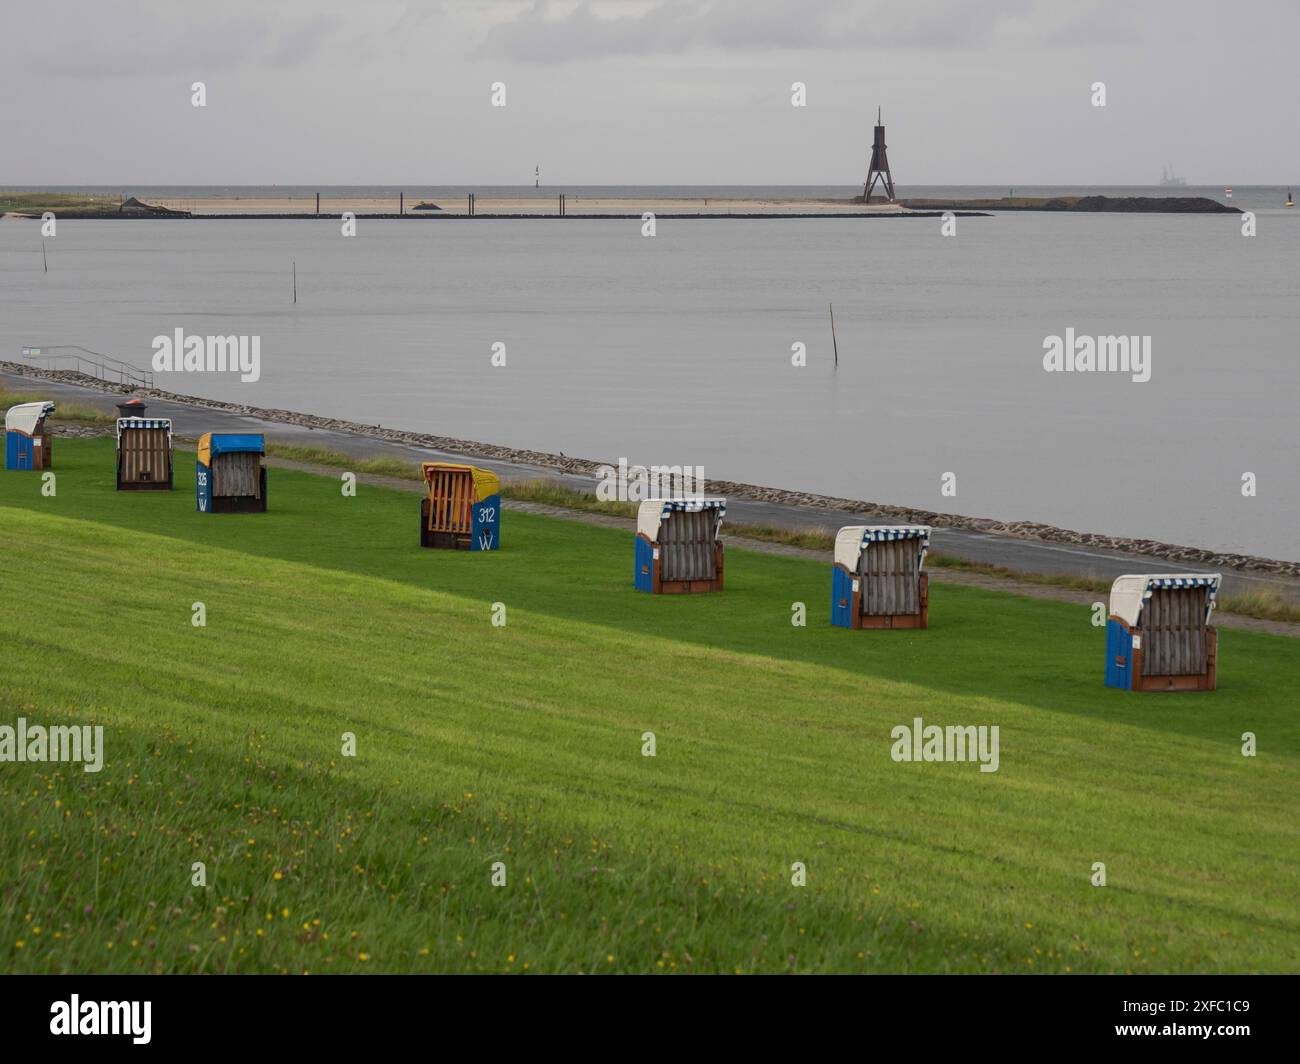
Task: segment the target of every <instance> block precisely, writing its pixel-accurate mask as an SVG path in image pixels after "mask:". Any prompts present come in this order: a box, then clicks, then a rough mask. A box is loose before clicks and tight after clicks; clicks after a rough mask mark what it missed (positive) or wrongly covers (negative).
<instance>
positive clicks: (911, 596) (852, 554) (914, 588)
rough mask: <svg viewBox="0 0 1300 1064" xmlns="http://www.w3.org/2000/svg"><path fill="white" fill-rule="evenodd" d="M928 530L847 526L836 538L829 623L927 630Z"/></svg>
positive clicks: (912, 527)
mask: <svg viewBox="0 0 1300 1064" xmlns="http://www.w3.org/2000/svg"><path fill="white" fill-rule="evenodd" d="M929 547H930V528H929V526H928V525H849V526H848V527H847V528H841V529H840V530H839V532H838V533H837V534H836V536H835V566H834V568H833V569H832V570H831V624H833V625H835V626H836V627H838V628H928V627H929V624H930V587H929V577H928V576H927V575H926V574H925V573H923V572H922V571H921V567H922V566H923V565H924V564H925V552H926V551H927V550H928V549H929Z"/></svg>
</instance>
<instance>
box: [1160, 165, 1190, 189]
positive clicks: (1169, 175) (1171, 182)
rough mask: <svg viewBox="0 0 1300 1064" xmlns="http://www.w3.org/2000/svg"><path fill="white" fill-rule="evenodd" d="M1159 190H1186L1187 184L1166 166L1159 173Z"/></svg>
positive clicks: (1170, 167) (1171, 168)
mask: <svg viewBox="0 0 1300 1064" xmlns="http://www.w3.org/2000/svg"><path fill="white" fill-rule="evenodd" d="M1160 187H1161V188H1186V187H1187V182H1186V181H1184V180H1183V179H1182V178H1181V177H1178V176H1177V175H1176V174H1175V173H1174V168H1173V167H1172V166H1166V167H1165V168H1164V169H1163V170H1162V171H1161V173H1160Z"/></svg>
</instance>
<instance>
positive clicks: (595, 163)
mask: <svg viewBox="0 0 1300 1064" xmlns="http://www.w3.org/2000/svg"><path fill="white" fill-rule="evenodd" d="M1297 41H1300V2H1297V0H1238V2H1232V3H1229V2H1219V3H1216V2H1212V0H1182V2H1177V0H1151V2H1144V0H1124V2H1120V0H891V2H876V0H681V2H678V0H592V2H588V3H578V2H573V0H569V2H559V0H556V2H548V0H538V2H536V3H534V2H529V0H522V2H511V0H461V2H444V3H437V2H423V0H366V2H364V3H361V2H357V0H346V2H344V0H311V2H308V0H302V2H270V0H220V2H215V0H214V2H207V3H193V2H189V0H186V2H178V0H139V2H125V0H122V2H118V0H80V2H59V0H0V101H2V102H0V144H2V145H3V148H4V150H3V152H2V153H0V186H4V187H9V188H13V187H22V186H24V185H36V184H70V185H99V184H105V185H118V186H124V187H127V186H130V185H150V184H152V185H158V184H270V183H279V184H307V185H312V184H399V183H402V184H412V185H439V184H531V183H532V173H533V167H534V165H536V164H538V163H540V164H541V166H542V176H543V183H544V184H548V185H551V186H557V185H566V184H567V185H583V184H735V183H740V184H845V185H848V184H854V183H856V182H860V181H861V180H862V178H863V177H864V170H865V161H866V156H867V150H868V145H869V143H870V137H871V131H870V127H871V125H872V119H873V118H874V116H875V109H876V105H877V104H880V105H882V106H883V108H884V113H885V119H886V124H887V126H888V129H889V150H890V158H891V162H892V164H893V169H894V175H895V180H896V181H898V182H899V183H900V184H902V185H904V186H906V185H910V184H947V183H951V184H979V183H990V184H995V185H1012V184H1129V183H1152V182H1154V181H1156V180H1158V178H1159V176H1160V171H1161V167H1162V166H1163V165H1165V164H1166V163H1172V164H1173V166H1174V167H1175V168H1176V169H1177V170H1178V172H1179V173H1180V174H1181V175H1183V176H1185V177H1186V178H1187V179H1188V181H1189V182H1190V183H1193V184H1212V185H1221V184H1224V183H1227V184H1234V183H1235V184H1238V185H1247V184H1255V183H1277V182H1281V183H1294V184H1296V185H1300V152H1298V150H1297V144H1298V143H1300V138H1298V137H1297V135H1296V130H1297V128H1300V120H1298V119H1297V117H1296V111H1295V108H1296V106H1297V104H1298V103H1300V101H1298V100H1297V87H1298V86H1300V74H1297V68H1298V64H1297ZM195 81H203V82H204V83H205V84H206V87H207V106H206V107H205V108H202V109H200V108H195V107H192V106H191V102H190V96H191V93H190V86H191V83H192V82H195ZM497 81H500V82H504V83H505V85H506V101H507V102H506V107H505V108H503V109H502V108H494V107H492V106H491V100H490V87H491V85H492V83H493V82H497ZM795 81H802V82H804V83H806V85H807V106H806V107H804V108H794V107H792V106H791V103H790V94H791V92H790V87H791V83H792V82H795ZM1095 81H1102V82H1104V83H1105V85H1106V93H1107V106H1106V107H1105V108H1104V109H1103V108H1095V107H1093V106H1092V104H1091V102H1090V95H1091V90H1090V86H1091V85H1092V83H1093V82H1095Z"/></svg>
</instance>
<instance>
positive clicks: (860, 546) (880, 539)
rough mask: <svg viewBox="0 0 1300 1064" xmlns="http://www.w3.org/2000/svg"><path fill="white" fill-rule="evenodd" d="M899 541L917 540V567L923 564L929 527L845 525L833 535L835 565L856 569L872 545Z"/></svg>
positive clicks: (928, 547)
mask: <svg viewBox="0 0 1300 1064" xmlns="http://www.w3.org/2000/svg"><path fill="white" fill-rule="evenodd" d="M900 539H919V540H920V541H921V553H920V556H919V558H918V559H917V561H918V566H920V565H924V564H925V554H926V551H928V550H929V549H930V526H929V525H845V526H844V527H843V528H841V529H840V530H839V532H838V533H836V535H835V563H836V564H837V565H842V566H844V567H845V568H846V569H856V568H857V566H858V559H859V558H860V557H861V554H862V552H863V551H864V550H866V549H867V548H868V547H869V546H871V544H873V543H891V542H893V541H895V540H900Z"/></svg>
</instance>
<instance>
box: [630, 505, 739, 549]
mask: <svg viewBox="0 0 1300 1064" xmlns="http://www.w3.org/2000/svg"><path fill="white" fill-rule="evenodd" d="M703 510H716V511H717V514H718V527H719V528H721V527H722V519H723V518H724V517H726V516H727V500H726V499H719V498H712V499H705V498H700V499H644V500H642V502H641V506H640V508H639V509H638V510H637V515H636V530H637V532H638V533H639V534H641V535H644V536H645V537H646V538H647V539H648V540H650V542H652V543H654V542H657V541H658V539H659V526H660V525H662V524H663V522H664V521H667V520H668V519H669V518H670V517H672V515H673V514H675V513H679V514H680V513H699V512H701V511H703Z"/></svg>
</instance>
